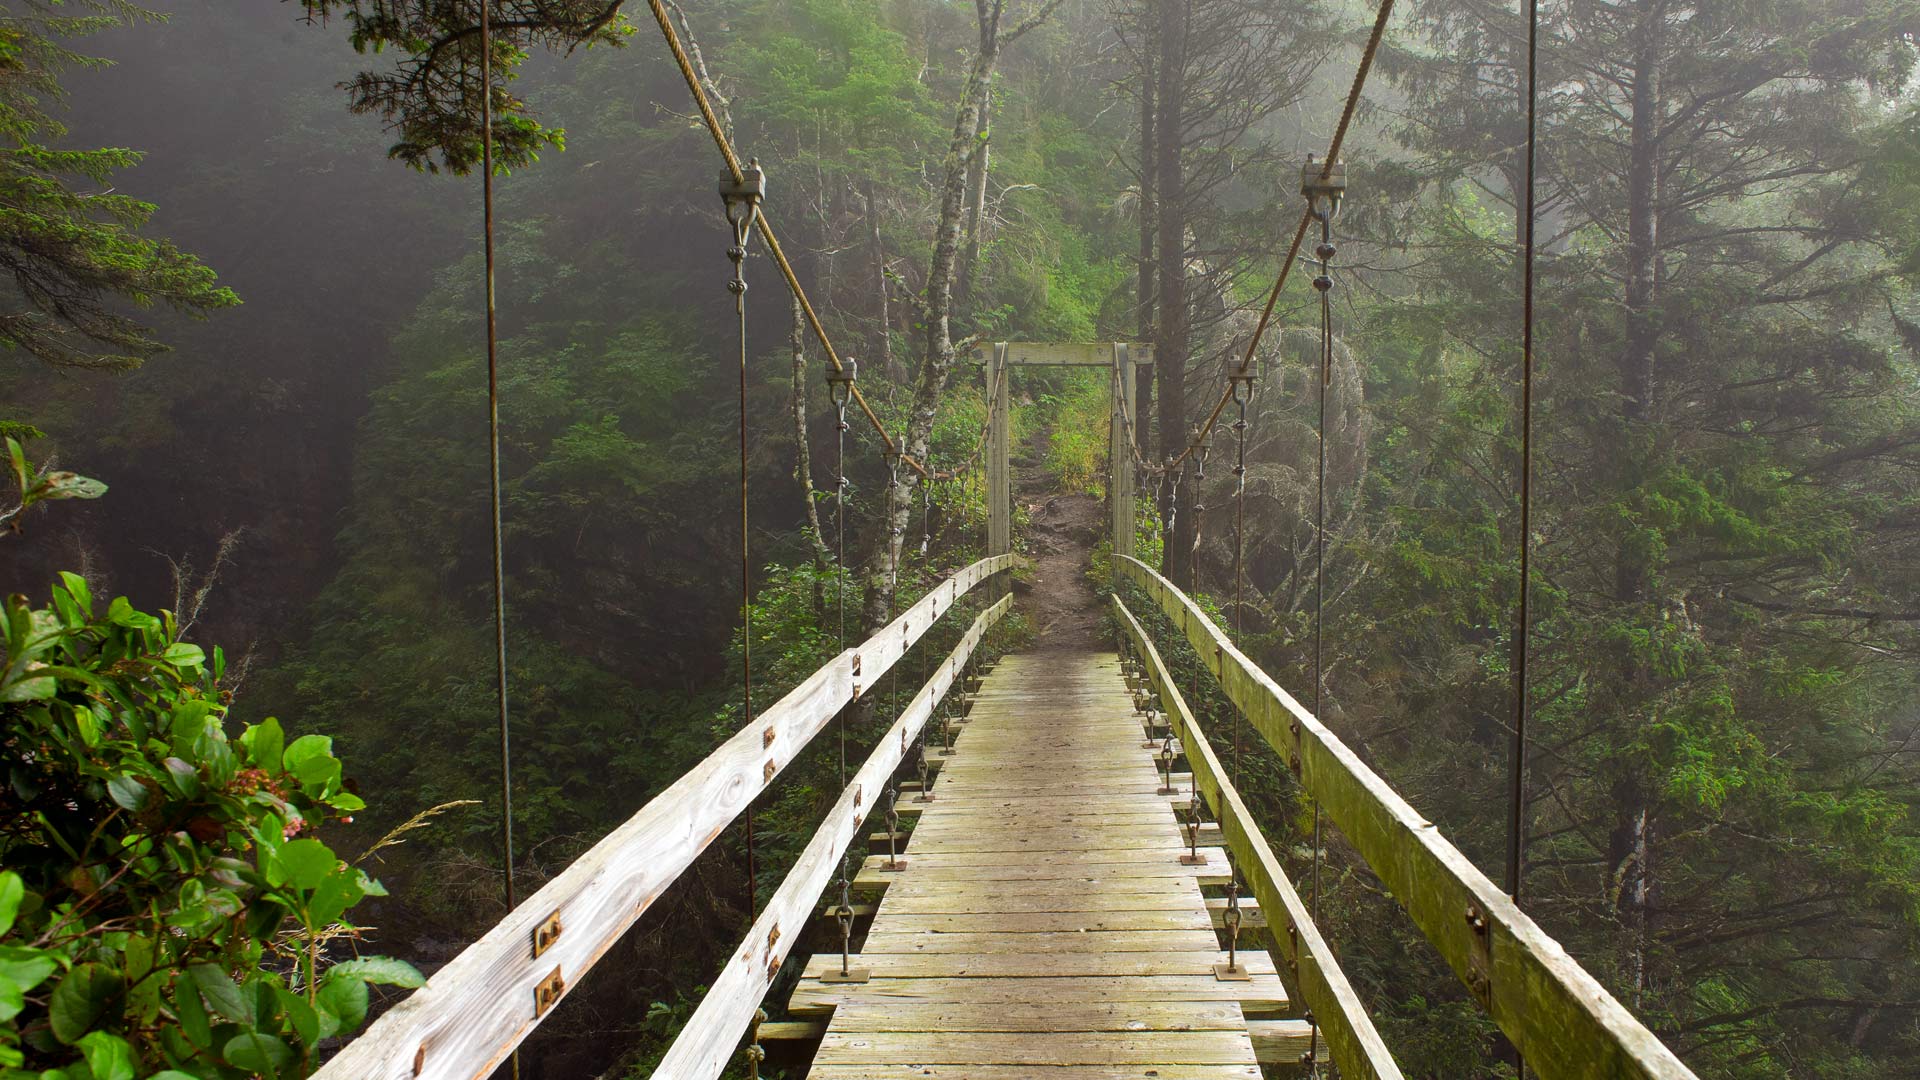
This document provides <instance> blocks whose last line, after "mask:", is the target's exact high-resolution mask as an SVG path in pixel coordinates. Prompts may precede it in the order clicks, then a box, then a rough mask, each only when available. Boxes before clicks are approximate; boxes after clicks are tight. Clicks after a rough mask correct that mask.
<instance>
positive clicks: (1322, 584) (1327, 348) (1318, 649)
mask: <svg viewBox="0 0 1920 1080" xmlns="http://www.w3.org/2000/svg"><path fill="white" fill-rule="evenodd" d="M1307 169H1308V175H1307V177H1303V179H1304V180H1305V183H1304V184H1303V187H1306V188H1307V192H1306V194H1307V199H1308V202H1307V212H1308V214H1310V215H1311V216H1313V217H1314V218H1317V219H1318V220H1319V222H1320V243H1319V245H1318V246H1317V247H1315V248H1314V251H1313V253H1314V255H1316V256H1317V257H1318V258H1319V260H1320V273H1319V275H1318V276H1316V277H1315V278H1314V279H1313V287H1314V289H1315V290H1316V291H1317V292H1319V294H1320V378H1319V387H1318V406H1319V418H1318V420H1317V421H1316V423H1315V428H1314V446H1315V456H1316V460H1315V465H1314V511H1313V715H1314V717H1315V718H1319V717H1320V712H1321V708H1322V695H1321V690H1322V684H1323V683H1324V682H1325V677H1326V667H1325V664H1326V660H1325V641H1326V633H1325V629H1326V603H1327V391H1328V389H1329V388H1330V387H1331V386H1332V385H1333V276H1332V274H1331V272H1330V270H1329V264H1330V263H1331V262H1332V261H1333V257H1334V255H1335V254H1336V253H1337V249H1335V247H1334V245H1333V218H1334V215H1335V214H1336V213H1338V212H1339V208H1340V194H1341V192H1342V191H1343V190H1344V183H1345V176H1344V170H1343V169H1342V167H1341V166H1340V164H1339V162H1338V161H1335V160H1333V159H1331V158H1329V159H1328V161H1327V164H1326V165H1325V166H1324V167H1323V168H1322V169H1320V170H1319V177H1318V180H1317V181H1315V180H1313V179H1310V177H1311V174H1312V170H1313V162H1312V159H1311V158H1309V159H1308V162H1307ZM1336 174H1337V175H1339V177H1340V179H1339V184H1340V185H1341V186H1340V187H1329V186H1328V184H1329V183H1330V182H1331V181H1332V180H1333V178H1334V177H1335V176H1336ZM1322 199H1324V200H1325V205H1324V206H1323V205H1322V204H1321V200H1322ZM1323 859H1324V855H1323V852H1322V843H1321V832H1320V800H1318V799H1315V800H1313V898H1312V901H1311V903H1310V904H1309V906H1308V908H1307V914H1308V916H1309V917H1310V918H1312V919H1313V921H1314V923H1315V925H1316V926H1317V925H1318V924H1319V922H1320V866H1321V863H1322V861H1323ZM1308 1021H1309V1025H1310V1026H1309V1027H1308V1029H1307V1054H1306V1058H1305V1060H1304V1064H1305V1065H1306V1067H1307V1070H1308V1074H1309V1075H1311V1076H1318V1075H1319V1072H1320V1063H1319V1061H1318V1056H1319V1044H1320V1023H1319V1021H1318V1020H1317V1019H1315V1018H1313V1017H1312V1016H1309V1017H1308Z"/></svg>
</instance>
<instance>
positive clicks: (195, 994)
mask: <svg viewBox="0 0 1920 1080" xmlns="http://www.w3.org/2000/svg"><path fill="white" fill-rule="evenodd" d="M173 1015H174V1017H175V1018H176V1019H178V1020H179V1021H180V1030H181V1031H183V1032H185V1033H186V1036H187V1038H188V1039H190V1040H192V1042H193V1045H195V1046H197V1047H199V1048H200V1049H202V1050H206V1049H210V1048H211V1047H212V1046H213V1025H212V1024H211V1023H209V1022H208V1020H207V1005H206V1002H205V1001H203V1000H202V999H201V997H200V990H199V986H198V984H197V983H196V982H195V981H194V980H193V979H192V978H190V977H189V978H176V979H175V980H174V981H173Z"/></svg>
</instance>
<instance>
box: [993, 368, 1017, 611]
mask: <svg viewBox="0 0 1920 1080" xmlns="http://www.w3.org/2000/svg"><path fill="white" fill-rule="evenodd" d="M1007 374H1008V372H1007V343H1006V342H1004V341H1000V342H995V343H994V346H993V354H992V357H991V359H989V360H988V361H987V409H988V413H987V553H988V554H990V555H1004V554H1006V553H1008V552H1011V551H1012V550H1013V487H1012V471H1011V469H1010V468H1009V467H1008V464H1007V441H1008V437H1009V430H1008V429H1009V428H1010V427H1011V426H1012V425H1011V423H1010V421H1011V420H1012V416H1011V415H1010V414H1009V410H1008V408H1007V403H1008V400H1009V398H1010V397H1011V395H1010V394H1009V393H1008V388H1007ZM1002 591H1003V590H996V593H995V595H999V594H1000V592H1002Z"/></svg>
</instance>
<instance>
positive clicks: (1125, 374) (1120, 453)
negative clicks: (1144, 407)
mask: <svg viewBox="0 0 1920 1080" xmlns="http://www.w3.org/2000/svg"><path fill="white" fill-rule="evenodd" d="M1127 352H1128V349H1127V343H1126V342H1124V341H1116V342H1114V343H1113V393H1112V399H1113V413H1112V424H1111V425H1110V426H1111V427H1112V428H1113V432H1112V437H1111V438H1110V439H1109V441H1108V450H1107V507H1108V509H1109V510H1110V512H1111V514H1112V519H1111V521H1110V523H1109V525H1108V535H1109V536H1111V537H1112V538H1113V553H1114V554H1115V555H1132V554H1133V512H1134V504H1133V449H1132V446H1133V444H1132V438H1133V430H1132V428H1133V425H1134V423H1135V422H1136V420H1137V418H1136V417H1135V416H1134V414H1133V413H1134V407H1133V395H1134V390H1133V363H1132V361H1131V360H1130V359H1129V357H1128V355H1127Z"/></svg>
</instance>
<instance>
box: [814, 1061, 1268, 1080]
mask: <svg viewBox="0 0 1920 1080" xmlns="http://www.w3.org/2000/svg"><path fill="white" fill-rule="evenodd" d="M807 1075H808V1076H809V1077H811V1078H812V1080H1142V1078H1143V1077H1146V1076H1148V1075H1151V1076H1152V1080H1261V1077H1260V1066H1258V1065H1168V1066H1164V1067H1162V1068H1158V1069H1154V1070H1153V1071H1152V1072H1151V1074H1149V1073H1147V1072H1145V1071H1143V1070H1142V1069H1141V1067H1140V1066H1138V1065H945V1064H917V1065H815V1066H814V1067H813V1071H812V1072H810V1073H808V1074H807Z"/></svg>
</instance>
